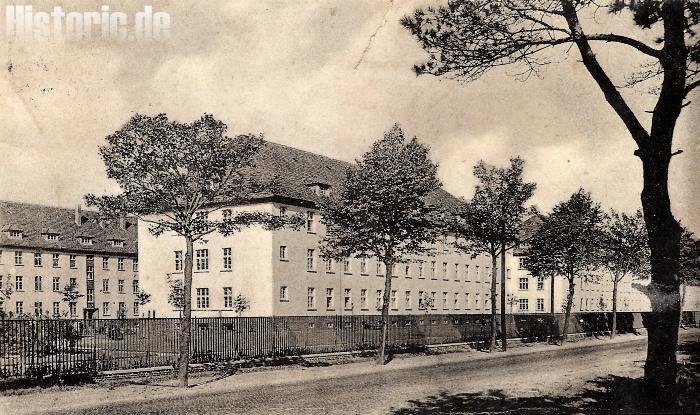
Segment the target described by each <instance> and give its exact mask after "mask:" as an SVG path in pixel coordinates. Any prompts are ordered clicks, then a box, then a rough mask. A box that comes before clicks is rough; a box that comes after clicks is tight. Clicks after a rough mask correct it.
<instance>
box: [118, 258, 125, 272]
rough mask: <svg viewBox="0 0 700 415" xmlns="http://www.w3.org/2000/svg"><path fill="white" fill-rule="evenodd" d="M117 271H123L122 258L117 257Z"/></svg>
mask: <svg viewBox="0 0 700 415" xmlns="http://www.w3.org/2000/svg"><path fill="white" fill-rule="evenodd" d="M117 271H124V258H117Z"/></svg>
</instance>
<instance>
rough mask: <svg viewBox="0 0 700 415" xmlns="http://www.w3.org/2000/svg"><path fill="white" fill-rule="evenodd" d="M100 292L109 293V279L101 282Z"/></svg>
mask: <svg viewBox="0 0 700 415" xmlns="http://www.w3.org/2000/svg"><path fill="white" fill-rule="evenodd" d="M102 292H103V293H108V292H109V279H107V278H105V279H103V280H102Z"/></svg>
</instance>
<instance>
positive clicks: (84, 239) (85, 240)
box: [80, 236, 92, 245]
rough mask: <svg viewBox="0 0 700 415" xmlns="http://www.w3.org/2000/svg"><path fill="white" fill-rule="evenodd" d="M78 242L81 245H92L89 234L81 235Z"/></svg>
mask: <svg viewBox="0 0 700 415" xmlns="http://www.w3.org/2000/svg"><path fill="white" fill-rule="evenodd" d="M80 243H81V244H82V245H92V238H91V237H89V236H81V237H80Z"/></svg>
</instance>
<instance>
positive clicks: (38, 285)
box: [34, 275, 42, 291]
mask: <svg viewBox="0 0 700 415" xmlns="http://www.w3.org/2000/svg"><path fill="white" fill-rule="evenodd" d="M41 282H42V278H41V276H40V275H37V276H36V277H34V291H41Z"/></svg>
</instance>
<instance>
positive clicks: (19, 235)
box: [8, 229, 22, 239]
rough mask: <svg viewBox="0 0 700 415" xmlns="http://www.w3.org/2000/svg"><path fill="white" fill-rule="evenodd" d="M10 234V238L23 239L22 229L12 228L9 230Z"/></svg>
mask: <svg viewBox="0 0 700 415" xmlns="http://www.w3.org/2000/svg"><path fill="white" fill-rule="evenodd" d="M8 236H9V237H10V239H22V231H20V230H17V229H12V230H10V231H8Z"/></svg>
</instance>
